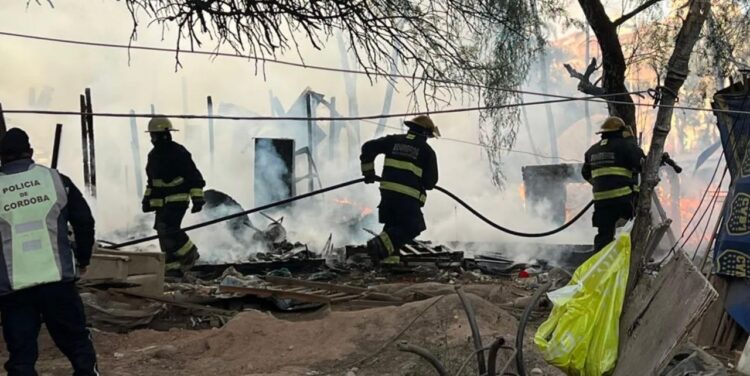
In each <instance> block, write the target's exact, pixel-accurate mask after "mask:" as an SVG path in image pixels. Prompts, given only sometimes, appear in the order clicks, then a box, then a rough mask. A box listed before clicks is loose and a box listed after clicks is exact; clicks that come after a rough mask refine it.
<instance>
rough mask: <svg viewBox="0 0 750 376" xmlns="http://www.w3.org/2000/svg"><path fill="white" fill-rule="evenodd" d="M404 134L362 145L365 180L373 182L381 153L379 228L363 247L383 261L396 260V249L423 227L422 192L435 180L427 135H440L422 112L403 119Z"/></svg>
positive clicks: (436, 173)
mask: <svg viewBox="0 0 750 376" xmlns="http://www.w3.org/2000/svg"><path fill="white" fill-rule="evenodd" d="M404 124H405V125H406V126H407V127H408V128H409V132H408V133H407V134H402V135H390V136H385V137H382V138H379V139H376V140H371V141H368V142H366V143H365V144H364V145H362V154H361V155H360V157H359V158H360V161H361V162H362V174H363V175H364V177H365V183H368V184H371V183H374V182H375V177H376V175H375V165H374V161H375V157H377V156H378V155H379V154H385V161H384V164H383V175H382V180H381V181H380V197H381V200H380V205H379V206H378V209H379V213H378V214H379V219H380V223H383V224H384V227H383V232H382V233H380V235H378V236H376V237H374V238H373V239H371V240H370V241H368V242H367V250H368V253H369V254H370V256H371V257H372V258H373V259H375V260H382V262H383V263H386V264H395V263H398V262H399V261H400V259H399V257H398V250H399V249H400V248H401V247H402V246H403V245H404V244H406V243H408V242H410V241H412V240H413V239H414V238H416V237H417V236H418V235H419V234H420V233H421V232H422V231H424V230H425V229H426V228H427V227H426V225H425V222H424V217H423V215H422V206H424V204H425V200H426V199H427V194H426V192H427V191H428V190H431V189H433V188H434V187H435V185H436V184H437V181H438V166H437V157H436V156H435V151H433V150H432V148H431V147H430V145H428V144H427V139H428V138H432V137H437V136H440V131H439V130H438V129H437V127H435V124H434V123H433V122H432V120H431V119H430V118H429V117H428V116H426V115H420V116H417V117H415V118H414V119H412V120H408V121H405V122H404Z"/></svg>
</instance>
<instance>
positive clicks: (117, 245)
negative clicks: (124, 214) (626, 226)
mask: <svg viewBox="0 0 750 376" xmlns="http://www.w3.org/2000/svg"><path fill="white" fill-rule="evenodd" d="M364 180H365V179H364V178H359V179H354V180H350V181H347V182H344V183H340V184H336V185H332V186H329V187H325V188H321V189H318V190H315V191H311V192H307V193H303V194H301V195H297V196H294V197H290V198H287V199H284V200H280V201H276V202H272V203H270V204H266V205H262V206H258V207H255V208H252V209H249V210H245V211H242V212H237V213H234V214H230V215H226V216H223V217H220V218H216V219H212V220H210V221H206V222H202V223H196V224H194V225H190V226H187V227H184V228H183V229H182V231H185V232H187V231H192V230H196V229H199V228H203V227H207V226H211V225H214V224H217V223H220V222H224V221H228V220H230V219H234V218H239V217H242V216H246V215H248V214H252V213H257V212H260V211H264V210H268V209H271V208H273V207H276V206H282V205H286V204H289V203H292V202H295V201H298V200H302V199H304V198H308V197H312V196H317V195H320V194H323V193H326V192H331V191H335V190H338V189H341V188H345V187H348V186H351V185H354V184H358V183H362V182H364ZM435 190H438V191H440V192H442V193H444V194H445V195H447V196H448V197H450V198H452V199H453V200H455V201H456V202H458V203H459V204H461V206H463V207H464V208H466V209H467V210H468V211H469V212H471V213H472V214H474V215H475V216H476V217H477V218H479V219H481V220H482V221H484V222H485V223H487V224H488V225H490V226H492V227H493V228H495V229H497V230H500V231H502V232H505V233H508V234H511V235H515V236H520V237H526V238H541V237H545V236H550V235H553V234H556V233H558V232H561V231H563V230H565V229H566V228H568V227H570V225H572V224H573V223H575V222H576V221H578V220H579V219H581V217H582V216H583V214H585V213H586V211H588V210H589V208H591V206H592V205H593V204H594V201H590V202H589V203H588V204H586V206H585V207H584V208H583V209H581V211H580V212H578V214H576V215H575V216H574V217H573V218H571V219H570V220H569V221H568V222H566V223H565V224H563V225H562V226H560V227H558V228H555V229H553V230H550V231H545V232H539V233H530V232H520V231H515V230H511V229H509V228H507V227H503V226H500V225H498V224H497V223H495V222H493V221H491V220H490V219H489V218H487V217H485V216H484V215H482V214H481V213H480V212H478V211H477V210H476V209H474V208H473V207H471V206H470V205H469V204H468V203H466V202H465V201H463V200H462V199H460V198H459V197H458V196H456V195H455V194H453V193H451V192H450V191H448V190H447V189H445V188H443V187H440V186H436V187H435ZM158 238H159V236H158V235H151V236H146V237H143V238H139V239H133V240H128V241H125V242H122V243H113V242H108V241H102V243H105V244H107V245H106V247H105V248H108V249H118V248H122V247H127V246H131V245H136V244H141V243H145V242H148V241H152V240H157V239H158Z"/></svg>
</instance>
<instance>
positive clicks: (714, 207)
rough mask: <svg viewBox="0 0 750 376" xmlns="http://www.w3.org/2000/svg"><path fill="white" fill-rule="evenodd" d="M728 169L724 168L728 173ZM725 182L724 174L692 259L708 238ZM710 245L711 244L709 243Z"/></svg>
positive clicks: (715, 192)
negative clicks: (722, 185) (707, 234)
mask: <svg viewBox="0 0 750 376" xmlns="http://www.w3.org/2000/svg"><path fill="white" fill-rule="evenodd" d="M726 171H727V169H726V168H725V169H724V173H725V174H726ZM723 182H724V176H722V177H721V180H720V181H719V186H718V187H716V191H714V197H713V205H712V206H711V212H710V213H709V214H708V220H706V226H705V227H703V233H702V234H701V237H700V240H699V241H698V245H697V246H695V252H693V258H692V260H693V261H695V258H696V257H697V256H698V250H699V249H700V248H701V245H702V244H703V240H705V239H706V232H708V228H709V227H710V226H711V218H713V216H714V210H716V206H717V204H718V203H719V199H718V198H719V190H720V189H721V184H722V183H723ZM709 247H710V244H709Z"/></svg>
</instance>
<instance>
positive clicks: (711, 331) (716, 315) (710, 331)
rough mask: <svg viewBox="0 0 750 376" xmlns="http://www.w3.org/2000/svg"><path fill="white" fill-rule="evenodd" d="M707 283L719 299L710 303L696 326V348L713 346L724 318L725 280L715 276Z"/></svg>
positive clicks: (726, 285)
mask: <svg viewBox="0 0 750 376" xmlns="http://www.w3.org/2000/svg"><path fill="white" fill-rule="evenodd" d="M709 282H711V285H713V286H714V289H716V291H717V292H718V293H719V297H720V298H719V299H717V300H716V301H714V302H713V303H711V306H710V307H709V308H708V312H706V315H705V316H703V320H701V322H700V324H699V325H698V331H697V333H696V335H695V344H696V345H698V346H714V340H715V339H716V338H717V333H718V329H719V325H720V324H721V320H722V317H723V316H724V299H723V298H722V297H726V296H727V287H728V286H729V285H728V284H727V281H726V279H725V278H723V277H721V276H718V275H715V274H714V275H712V276H711V277H709Z"/></svg>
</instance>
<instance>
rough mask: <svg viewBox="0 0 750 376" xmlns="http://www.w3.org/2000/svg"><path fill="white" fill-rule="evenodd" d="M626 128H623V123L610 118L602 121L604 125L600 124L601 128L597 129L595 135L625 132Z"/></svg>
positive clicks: (613, 117) (612, 117) (617, 119)
mask: <svg viewBox="0 0 750 376" xmlns="http://www.w3.org/2000/svg"><path fill="white" fill-rule="evenodd" d="M626 128H627V127H626V126H625V122H624V121H623V120H622V119H620V118H618V117H617V116H610V117H608V118H607V120H604V123H602V126H601V128H599V131H598V132H596V133H597V134H600V133H609V132H618V131H622V130H625V129H626Z"/></svg>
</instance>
